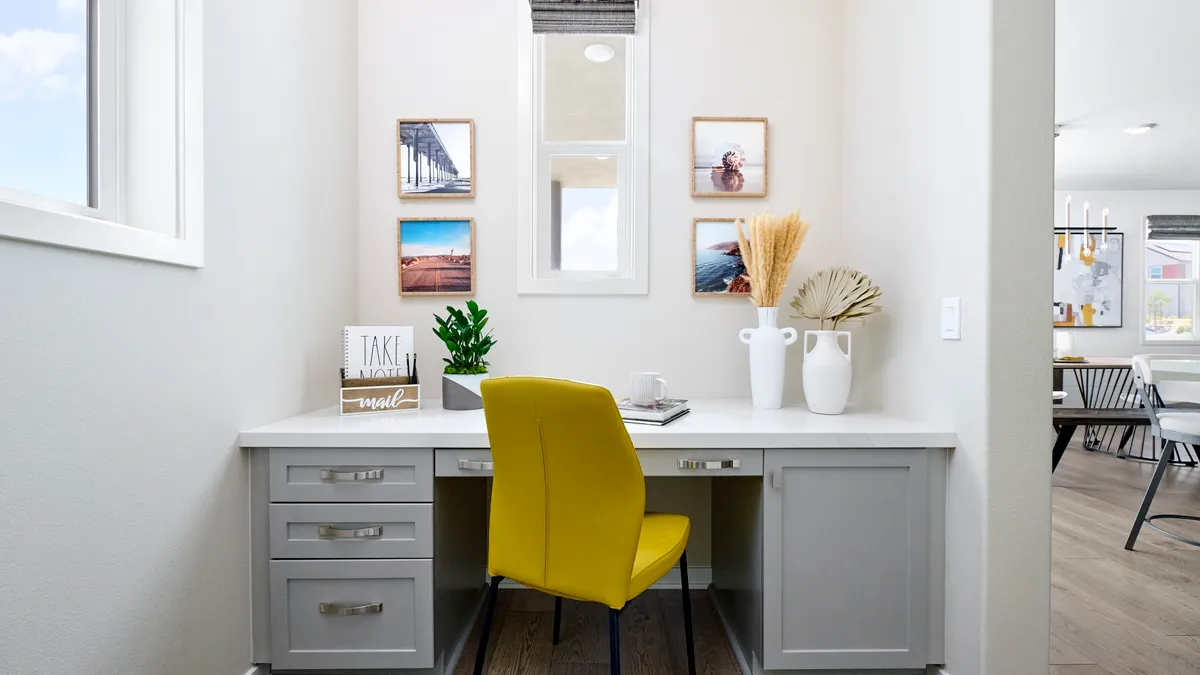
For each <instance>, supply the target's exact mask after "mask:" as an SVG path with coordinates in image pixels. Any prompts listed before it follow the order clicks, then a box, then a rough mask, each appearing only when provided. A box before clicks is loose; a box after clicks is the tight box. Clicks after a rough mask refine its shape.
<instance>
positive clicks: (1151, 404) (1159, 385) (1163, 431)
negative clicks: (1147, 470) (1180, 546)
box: [1125, 354, 1200, 551]
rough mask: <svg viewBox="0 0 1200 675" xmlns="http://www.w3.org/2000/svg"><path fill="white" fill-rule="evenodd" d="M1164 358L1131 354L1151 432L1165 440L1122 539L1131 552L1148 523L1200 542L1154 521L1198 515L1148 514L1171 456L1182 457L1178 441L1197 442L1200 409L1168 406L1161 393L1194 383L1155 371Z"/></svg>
mask: <svg viewBox="0 0 1200 675" xmlns="http://www.w3.org/2000/svg"><path fill="white" fill-rule="evenodd" d="M1164 358H1168V357H1163V356H1160V355H1149V354H1142V355H1139V356H1135V357H1133V375H1134V377H1135V378H1136V379H1137V381H1138V382H1139V383H1140V384H1141V387H1140V392H1141V394H1142V400H1143V401H1145V403H1146V411H1147V413H1148V414H1149V416H1150V430H1151V433H1152V434H1153V435H1154V436H1155V437H1156V438H1159V439H1161V440H1162V441H1163V442H1164V443H1165V446H1164V447H1163V448H1162V450H1161V454H1160V455H1159V458H1158V464H1157V465H1156V466H1155V467H1154V475H1153V476H1152V477H1151V478H1150V485H1148V486H1147V487H1146V495H1145V496H1144V497H1143V498H1142V506H1141V508H1140V509H1139V510H1138V514H1137V518H1136V519H1135V520H1134V521H1133V528H1132V529H1130V531H1129V538H1128V539H1127V540H1126V541H1125V548H1126V549H1127V550H1130V551H1132V550H1133V546H1134V544H1136V543H1137V538H1138V534H1139V533H1140V532H1141V531H1142V525H1148V526H1150V527H1151V528H1153V529H1154V530H1157V531H1158V532H1161V533H1162V534H1164V535H1166V536H1168V537H1170V538H1172V539H1175V540H1177V541H1181V542H1184V543H1186V544H1191V545H1193V546H1200V541H1197V540H1195V539H1189V538H1187V537H1185V536H1183V535H1180V534H1176V533H1174V532H1170V531H1167V530H1164V529H1162V528H1161V527H1159V526H1158V525H1156V524H1155V523H1154V521H1155V520H1185V521H1192V522H1200V517H1198V516H1187V515H1179V514H1172V513H1162V514H1156V515H1149V514H1150V506H1151V504H1153V503H1154V495H1155V493H1157V492H1158V485H1159V483H1161V482H1162V478H1163V474H1164V473H1166V470H1167V465H1169V464H1171V463H1172V461H1173V460H1172V458H1173V457H1176V456H1178V457H1182V456H1183V455H1182V453H1181V452H1179V444H1180V443H1186V444H1188V445H1192V446H1193V447H1194V446H1195V445H1196V444H1198V443H1200V410H1192V409H1180V408H1170V407H1166V405H1165V404H1164V401H1165V399H1167V398H1168V396H1164V394H1163V392H1162V389H1163V388H1164V386H1163V385H1165V384H1167V383H1168V382H1173V383H1186V384H1194V383H1192V382H1188V381H1185V380H1176V379H1172V377H1171V374H1169V373H1162V372H1158V373H1156V372H1155V371H1154V360H1155V359H1159V360H1162V359H1164ZM1194 358H1195V357H1194V356H1192V355H1189V356H1188V359H1194ZM1167 389H1168V390H1169V391H1171V392H1172V394H1170V395H1169V396H1172V397H1173V396H1175V395H1179V394H1181V393H1182V394H1185V395H1186V394H1187V392H1188V389H1187V388H1173V387H1167Z"/></svg>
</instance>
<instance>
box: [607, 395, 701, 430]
mask: <svg viewBox="0 0 1200 675" xmlns="http://www.w3.org/2000/svg"><path fill="white" fill-rule="evenodd" d="M617 410H620V411H621V419H623V420H625V421H626V422H629V423H631V424H653V425H655V426H660V427H661V426H662V425H664V424H666V423H668V422H671V421H672V420H677V419H679V418H680V417H683V416H684V415H686V414H688V402H687V401H686V400H684V399H679V398H664V399H663V400H661V401H658V402H656V403H651V404H649V405H642V404H639V403H634V402H632V401H630V400H629V399H627V398H625V399H621V400H620V401H619V402H618V403H617Z"/></svg>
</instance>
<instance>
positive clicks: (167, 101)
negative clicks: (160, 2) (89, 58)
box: [0, 0, 204, 268]
mask: <svg viewBox="0 0 1200 675" xmlns="http://www.w3.org/2000/svg"><path fill="white" fill-rule="evenodd" d="M137 1H141V2H145V1H146V0H93V6H94V7H96V8H98V9H97V11H98V17H99V18H100V19H102V21H101V24H100V25H98V26H97V27H96V29H95V31H94V36H95V37H94V39H95V40H96V44H97V45H98V50H99V51H101V52H102V55H101V56H102V58H103V59H104V62H105V63H108V64H110V66H111V67H104V68H99V69H97V72H94V73H93V75H92V77H93V86H94V88H95V89H96V92H95V94H94V95H93V96H92V100H93V106H94V107H95V110H94V115H93V136H94V144H93V145H94V152H95V153H96V156H95V159H94V161H93V166H92V179H91V181H92V186H93V188H92V192H93V195H92V199H93V200H96V203H95V204H91V205H88V206H82V207H81V206H77V205H67V204H62V203H58V202H54V201H53V200H47V199H44V198H38V197H37V196H34V195H23V194H19V193H16V192H14V191H11V190H0V237H6V238H9V239H18V240H22V241H29V242H36V243H42V244H48V245H51V246H62V247H65V248H73V249H79V250H85V251H94V252H97V253H107V254H111V255H117V256H124V257H129V258H139V259H143V260H153V261H158V262H163V263H169V264H174V265H182V266H185V267H196V268H199V267H203V266H204V100H203V92H204V89H203V86H204V84H203V80H204V78H203V66H204V64H203V42H204V34H203V13H204V2H203V0H173V4H174V9H173V11H172V12H168V13H163V12H160V11H152V12H146V11H128V12H127V11H126V9H127V8H128V7H130V6H131V5H132V4H133V3H134V2H137ZM168 14H169V15H170V16H171V17H172V18H173V22H174V23H173V25H169V26H168V25H159V24H161V23H165V20H163V19H162V17H163V16H166V15H168ZM172 32H173V34H174V40H173V42H174V44H173V47H174V55H175V69H174V71H173V72H172V79H173V82H172V83H171V86H173V88H174V96H163V97H161V98H160V99H154V100H155V101H156V103H155V104H154V106H153V109H149V110H136V109H134V110H131V108H130V104H131V101H130V100H129V99H128V92H129V89H128V88H127V87H126V86H125V85H126V82H127V80H128V78H127V77H126V75H127V74H128V73H127V70H128V69H129V68H128V67H129V66H131V65H134V64H130V63H126V61H125V58H124V55H125V54H126V52H127V51H129V47H130V45H129V44H128V41H129V40H140V39H142V37H141V36H147V37H146V39H148V40H150V39H152V40H159V41H161V40H162V39H163V37H162V36H163V35H164V34H166V35H171V34H172ZM168 39H169V38H168ZM143 84H144V85H145V86H144V87H143V88H151V89H152V88H153V86H152V85H162V86H165V84H166V83H158V82H154V83H143ZM143 99H145V100H142V99H139V102H138V103H137V104H136V105H144V104H145V101H146V100H150V98H149V97H143ZM130 112H137V113H138V114H139V116H141V117H145V118H157V119H167V120H174V124H173V131H174V141H175V142H174V144H173V146H166V147H160V146H159V145H158V144H152V145H149V146H147V147H139V148H132V147H131V145H132V144H134V143H138V141H134V140H132V139H133V136H132V135H131V134H129V133H126V132H127V128H126V124H125V120H126V119H128V117H127V116H128V114H129V113H130ZM142 145H145V143H142ZM131 150H136V151H137V154H139V155H140V156H143V157H144V156H147V155H153V156H154V157H156V158H161V165H162V166H164V167H166V166H172V167H174V176H173V181H171V182H172V184H173V185H174V195H171V196H172V197H173V199H172V200H171V204H172V207H171V209H170V212H171V213H173V216H168V217H170V218H171V219H172V220H173V222H137V218H136V216H135V217H132V218H131V217H130V213H129V209H127V208H126V207H127V206H128V205H129V202H130V201H131V200H130V195H138V194H139V192H138V191H139V187H138V185H136V184H134V185H131V184H129V183H128V182H127V176H128V172H127V168H128V166H127V165H126V160H127V158H128V157H129V156H130V155H131V154H133V153H132V152H131ZM162 153H170V156H166V155H165V154H162ZM158 164H160V162H158V161H156V162H155V165H156V166H157V165H158ZM151 192H152V191H151ZM156 198H157V196H156V195H154V194H146V195H144V196H143V197H142V198H141V200H142V201H145V200H150V199H156ZM155 218H156V220H157V219H158V217H157V216H156V217H155ZM166 218H167V217H164V218H162V219H164V220H165V219H166Z"/></svg>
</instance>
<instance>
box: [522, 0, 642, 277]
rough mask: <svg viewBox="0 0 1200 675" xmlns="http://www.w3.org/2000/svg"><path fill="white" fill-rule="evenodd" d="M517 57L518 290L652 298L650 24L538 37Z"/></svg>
mask: <svg viewBox="0 0 1200 675" xmlns="http://www.w3.org/2000/svg"><path fill="white" fill-rule="evenodd" d="M515 1H516V2H517V3H518V4H519V6H520V7H521V11H522V13H523V17H522V22H523V23H522V24H521V27H520V30H521V33H522V38H521V47H520V52H519V53H520V57H519V59H518V62H519V67H520V72H519V77H518V81H519V85H518V96H519V97H520V100H519V101H518V106H519V110H520V124H521V128H520V133H519V142H520V144H521V155H520V157H519V166H518V181H519V188H520V191H521V194H520V205H519V214H518V255H517V260H518V269H519V277H518V280H517V290H518V292H521V293H546V294H644V293H646V292H647V290H648V284H647V241H648V232H647V225H648V220H649V208H648V195H647V191H648V179H647V176H648V171H649V160H648V153H647V132H648V125H649V62H648V59H649V19H648V16H647V14H648V12H647V11H645V10H642V11H641V12H639V16H638V26H637V34H636V35H586V34H546V35H534V34H533V33H532V30H531V28H530V23H529V22H530V12H529V2H528V0H515Z"/></svg>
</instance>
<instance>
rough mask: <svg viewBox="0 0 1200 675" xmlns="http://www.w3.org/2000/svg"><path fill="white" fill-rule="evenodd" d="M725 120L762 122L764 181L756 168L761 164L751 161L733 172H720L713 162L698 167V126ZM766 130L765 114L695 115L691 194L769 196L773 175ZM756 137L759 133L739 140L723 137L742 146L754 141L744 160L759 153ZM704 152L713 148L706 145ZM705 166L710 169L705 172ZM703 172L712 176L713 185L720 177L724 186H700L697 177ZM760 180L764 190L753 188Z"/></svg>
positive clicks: (741, 196) (744, 197)
mask: <svg viewBox="0 0 1200 675" xmlns="http://www.w3.org/2000/svg"><path fill="white" fill-rule="evenodd" d="M723 122H728V123H753V124H761V125H762V169H761V173H762V177H761V181H760V179H759V177H758V173H759V171H758V169H757V166H758V165H757V164H750V165H747V167H746V169H745V170H740V171H733V172H726V171H725V170H724V169H721V170H719V171H718V170H717V167H716V166H715V165H714V164H713V163H712V161H709V162H705V166H703V167H698V166H696V163H697V159H696V158H697V154H699V153H698V152H697V147H696V144H697V130H696V127H697V125H703V124H705V123H723ZM767 132H768V124H767V118H765V117H693V118H692V140H691V164H690V166H691V173H692V196H693V197H726V198H733V199H755V198H761V197H766V196H767V186H768V184H769V180H768V177H769V176H770V150H769V144H768V141H769V137H768V133H767ZM756 137H757V134H755V135H753V136H747V137H746V138H745V139H742V140H740V142H739V141H738V140H734V139H724V140H727V141H731V142H738V143H739V145H740V144H742V143H745V144H747V145H751V144H752V145H751V147H752V149H747V150H745V155H744V156H743V159H744V160H745V159H749V160H750V161H754V160H755V159H756V158H755V157H754V156H753V155H755V154H757V152H758V145H757V138H756ZM701 140H705V139H701ZM707 144H708V145H713V143H707ZM704 152H708V153H710V154H711V153H712V150H711V149H708V148H706V149H705V150H704ZM706 169H707V170H708V173H704V172H705V170H706ZM701 174H703V175H705V176H709V177H711V181H712V182H713V185H714V187H716V184H717V182H718V179H719V180H720V181H721V182H722V186H721V188H720V189H713V190H701V189H700V188H699V187H698V186H697V177H698V176H700V175H701ZM734 176H736V177H737V181H733V180H732V178H733V177H734ZM760 182H761V187H762V189H761V190H757V189H754V188H756V187H758V186H759V183H760ZM747 183H749V189H748V190H747V189H746V184H747ZM743 190H745V191H743Z"/></svg>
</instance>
